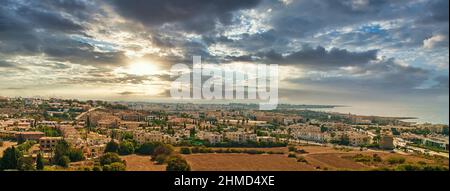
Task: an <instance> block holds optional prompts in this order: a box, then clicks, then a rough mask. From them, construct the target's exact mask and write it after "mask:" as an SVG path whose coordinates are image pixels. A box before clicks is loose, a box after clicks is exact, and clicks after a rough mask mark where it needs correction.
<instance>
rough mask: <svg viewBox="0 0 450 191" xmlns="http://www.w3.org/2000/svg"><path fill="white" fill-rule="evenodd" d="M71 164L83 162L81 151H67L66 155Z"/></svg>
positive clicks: (72, 149)
mask: <svg viewBox="0 0 450 191" xmlns="http://www.w3.org/2000/svg"><path fill="white" fill-rule="evenodd" d="M67 155H68V157H69V159H70V161H71V162H78V161H82V160H84V156H83V151H82V150H81V149H74V148H71V149H69V153H67Z"/></svg>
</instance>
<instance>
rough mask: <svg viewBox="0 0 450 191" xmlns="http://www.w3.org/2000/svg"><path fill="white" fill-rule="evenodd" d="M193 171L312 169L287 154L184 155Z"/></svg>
mask: <svg viewBox="0 0 450 191" xmlns="http://www.w3.org/2000/svg"><path fill="white" fill-rule="evenodd" d="M183 157H184V158H185V159H186V160H187V161H188V163H189V165H190V166H191V168H192V170H193V171H310V170H314V168H312V167H311V166H310V165H307V164H304V163H299V162H297V160H296V159H294V158H288V157H287V156H286V155H266V154H264V155H250V154H192V155H183Z"/></svg>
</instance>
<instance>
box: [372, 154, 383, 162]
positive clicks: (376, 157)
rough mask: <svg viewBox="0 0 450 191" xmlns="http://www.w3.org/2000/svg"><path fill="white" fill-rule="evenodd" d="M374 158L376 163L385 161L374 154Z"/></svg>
mask: <svg viewBox="0 0 450 191" xmlns="http://www.w3.org/2000/svg"><path fill="white" fill-rule="evenodd" d="M372 158H373V161H374V162H382V161H383V159H381V157H380V156H378V155H377V154H373V156H372Z"/></svg>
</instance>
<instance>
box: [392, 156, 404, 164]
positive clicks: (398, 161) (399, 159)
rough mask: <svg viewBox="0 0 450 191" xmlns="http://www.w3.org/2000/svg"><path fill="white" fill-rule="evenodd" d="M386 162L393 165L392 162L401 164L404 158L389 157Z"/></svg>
mask: <svg viewBox="0 0 450 191" xmlns="http://www.w3.org/2000/svg"><path fill="white" fill-rule="evenodd" d="M387 161H388V163H389V164H391V165H393V164H403V163H405V161H406V160H405V158H403V157H390V158H388V159H387Z"/></svg>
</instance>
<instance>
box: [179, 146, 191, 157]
mask: <svg viewBox="0 0 450 191" xmlns="http://www.w3.org/2000/svg"><path fill="white" fill-rule="evenodd" d="M180 153H181V154H185V155H188V154H191V153H192V152H191V149H190V148H188V147H182V148H181V149H180Z"/></svg>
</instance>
